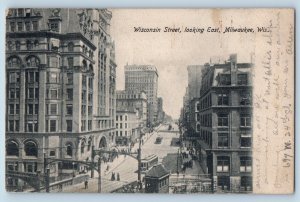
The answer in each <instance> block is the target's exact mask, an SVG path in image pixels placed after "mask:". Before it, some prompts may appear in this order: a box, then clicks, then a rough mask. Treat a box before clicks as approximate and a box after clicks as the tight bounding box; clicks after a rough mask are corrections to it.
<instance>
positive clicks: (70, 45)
mask: <svg viewBox="0 0 300 202" xmlns="http://www.w3.org/2000/svg"><path fill="white" fill-rule="evenodd" d="M68 51H69V52H73V51H74V44H73V43H72V42H70V43H68Z"/></svg>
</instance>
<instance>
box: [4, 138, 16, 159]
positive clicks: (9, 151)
mask: <svg viewBox="0 0 300 202" xmlns="http://www.w3.org/2000/svg"><path fill="white" fill-rule="evenodd" d="M6 155H7V156H19V145H18V143H16V142H15V141H13V140H11V141H9V142H8V143H7V144H6Z"/></svg>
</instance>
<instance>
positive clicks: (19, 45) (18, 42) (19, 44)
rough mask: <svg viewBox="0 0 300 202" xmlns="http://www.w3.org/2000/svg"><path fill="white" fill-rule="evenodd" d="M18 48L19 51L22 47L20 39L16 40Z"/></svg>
mask: <svg viewBox="0 0 300 202" xmlns="http://www.w3.org/2000/svg"><path fill="white" fill-rule="evenodd" d="M15 44H16V50H17V51H19V50H20V49H21V43H20V41H16V43H15Z"/></svg>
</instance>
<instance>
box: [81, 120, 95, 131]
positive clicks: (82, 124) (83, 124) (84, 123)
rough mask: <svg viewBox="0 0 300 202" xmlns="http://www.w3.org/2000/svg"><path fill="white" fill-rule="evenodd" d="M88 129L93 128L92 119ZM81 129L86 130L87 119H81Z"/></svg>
mask: <svg viewBox="0 0 300 202" xmlns="http://www.w3.org/2000/svg"><path fill="white" fill-rule="evenodd" d="M87 130H88V131H91V130H92V120H88V128H87ZM81 131H82V132H83V131H86V121H85V120H81Z"/></svg>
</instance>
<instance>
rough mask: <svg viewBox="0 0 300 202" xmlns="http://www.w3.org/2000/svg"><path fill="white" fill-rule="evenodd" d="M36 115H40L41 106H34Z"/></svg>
mask: <svg viewBox="0 0 300 202" xmlns="http://www.w3.org/2000/svg"><path fill="white" fill-rule="evenodd" d="M34 114H39V104H35V105H34Z"/></svg>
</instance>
